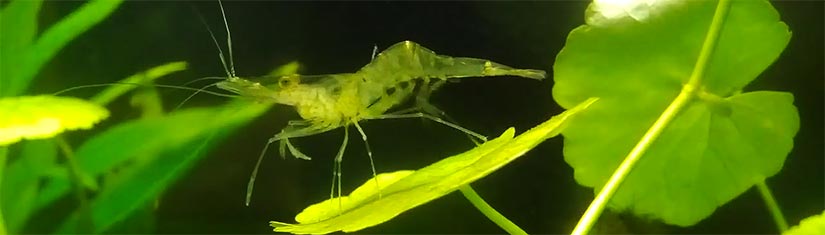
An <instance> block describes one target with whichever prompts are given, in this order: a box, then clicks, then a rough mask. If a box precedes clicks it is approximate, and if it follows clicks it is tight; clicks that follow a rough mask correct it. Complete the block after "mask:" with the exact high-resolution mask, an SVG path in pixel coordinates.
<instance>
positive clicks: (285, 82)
mask: <svg viewBox="0 0 825 235" xmlns="http://www.w3.org/2000/svg"><path fill="white" fill-rule="evenodd" d="M295 84H298V76H284V77H281V79H279V80H278V86H279V87H281V88H286V87H290V86H293V85H295Z"/></svg>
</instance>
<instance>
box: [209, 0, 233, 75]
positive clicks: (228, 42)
mask: <svg viewBox="0 0 825 235" xmlns="http://www.w3.org/2000/svg"><path fill="white" fill-rule="evenodd" d="M218 5H220V6H221V16H222V17H223V26H224V28H226V48H227V49H228V50H229V75H230V77H233V78H234V77H235V59H234V58H233V57H232V33H231V32H229V23H228V22H227V21H226V13H225V12H224V10H223V3H221V0H218ZM212 39H215V37H214V36H212ZM221 60H223V56H221ZM224 67H226V63H224Z"/></svg>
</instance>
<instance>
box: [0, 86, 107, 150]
mask: <svg viewBox="0 0 825 235" xmlns="http://www.w3.org/2000/svg"><path fill="white" fill-rule="evenodd" d="M107 117H109V111H108V110H106V109H105V108H103V107H100V106H99V105H96V104H93V103H90V102H87V101H85V100H82V99H78V98H72V97H57V96H48V95H42V96H20V97H8V98H2V99H0V146H2V145H8V144H12V143H15V142H17V141H20V140H21V139H24V138H25V139H45V138H51V137H54V136H55V135H57V134H60V133H61V132H63V131H67V130H76V129H89V128H91V127H92V125H94V124H95V123H97V122H100V121H101V120H103V119H106V118H107Z"/></svg>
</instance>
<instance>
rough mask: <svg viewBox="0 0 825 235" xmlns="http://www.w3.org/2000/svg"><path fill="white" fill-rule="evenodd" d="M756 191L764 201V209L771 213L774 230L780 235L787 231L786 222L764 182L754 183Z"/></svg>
mask: <svg viewBox="0 0 825 235" xmlns="http://www.w3.org/2000/svg"><path fill="white" fill-rule="evenodd" d="M756 189H757V190H759V195H762V200H764V201H765V207H767V208H768V212H770V213H771V217H773V222H775V223H776V228H777V229H778V230H779V232H780V233H782V232H785V231H786V230H788V222H787V221H786V220H785V216H784V215H783V214H782V210H781V209H780V208H779V203H776V199H775V198H774V197H773V194H772V193H771V189H770V188H768V185H766V184H765V181H761V182H759V183H756Z"/></svg>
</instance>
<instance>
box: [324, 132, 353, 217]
mask: <svg viewBox="0 0 825 235" xmlns="http://www.w3.org/2000/svg"><path fill="white" fill-rule="evenodd" d="M348 141H349V127H348V126H344V141H342V142H341V147H338V153H337V154H335V160H334V161H333V165H332V189H330V192H329V199H333V198H335V186H336V185H338V209H339V213H340V212H341V211H340V210H341V208H342V207H343V205H342V202H341V175H342V174H343V167H342V166H341V163H342V162H343V161H344V150H346V149H347V142H348Z"/></svg>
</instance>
